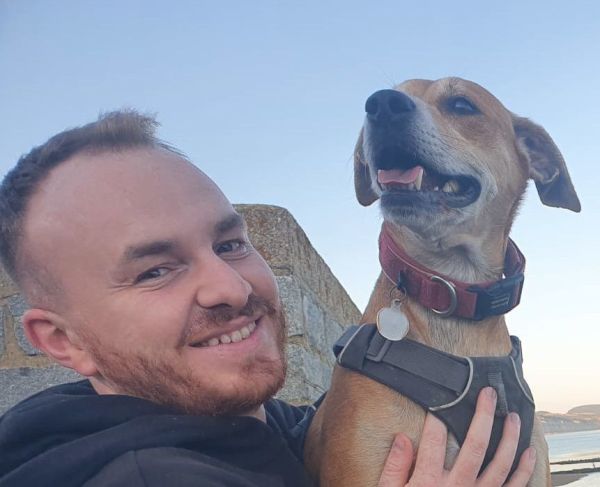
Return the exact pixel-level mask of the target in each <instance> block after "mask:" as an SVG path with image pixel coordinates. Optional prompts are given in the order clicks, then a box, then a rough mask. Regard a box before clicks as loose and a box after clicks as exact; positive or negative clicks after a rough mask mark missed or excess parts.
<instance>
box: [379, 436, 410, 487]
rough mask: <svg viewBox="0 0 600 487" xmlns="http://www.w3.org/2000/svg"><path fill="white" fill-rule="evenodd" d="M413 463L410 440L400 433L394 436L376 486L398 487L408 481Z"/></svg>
mask: <svg viewBox="0 0 600 487" xmlns="http://www.w3.org/2000/svg"><path fill="white" fill-rule="evenodd" d="M412 463H413V449H412V443H411V441H410V440H409V439H408V438H407V437H406V436H405V435H403V434H402V433H398V434H397V435H396V438H394V443H393V444H392V448H391V450H390V453H389V455H388V457H387V460H386V461H385V465H384V466H383V472H381V478H380V479H379V484H377V485H378V487H400V486H403V485H405V484H406V483H407V482H408V476H409V474H410V469H411V467H412Z"/></svg>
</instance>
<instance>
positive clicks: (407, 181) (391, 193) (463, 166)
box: [354, 78, 580, 236]
mask: <svg viewBox="0 0 600 487" xmlns="http://www.w3.org/2000/svg"><path fill="white" fill-rule="evenodd" d="M365 109H366V112H367V114H366V120H365V123H364V127H363V129H362V131H361V134H360V137H359V139H358V143H357V145H356V150H355V157H354V164H355V188H356V195H357V197H358V200H359V202H360V203H361V204H362V205H365V206H366V205H370V204H371V203H373V202H374V201H375V200H377V199H381V208H382V211H383V215H384V218H385V219H386V220H387V221H390V222H392V223H394V224H396V225H400V226H406V227H408V228H410V229H411V230H413V231H414V232H416V233H419V234H421V235H423V236H443V235H444V234H445V233H446V232H456V231H461V232H466V233H469V232H476V231H479V229H480V227H481V224H482V222H493V224H494V225H503V226H504V227H505V228H507V229H508V228H510V224H511V222H512V219H513V218H514V214H515V212H516V209H517V207H518V204H519V202H520V199H521V197H522V195H523V193H524V191H525V188H526V185H527V180H528V179H530V178H531V179H533V180H534V181H535V183H536V186H537V190H538V194H539V196H540V199H541V200H542V202H543V203H544V204H545V205H549V206H555V207H562V208H567V209H570V210H573V211H580V203H579V199H578V198H577V194H576V193H575V190H574V188H573V185H572V183H571V179H570V177H569V174H568V172H567V168H566V166H565V162H564V160H563V158H562V155H561V154H560V151H559V150H558V148H557V147H556V145H555V144H554V142H553V141H552V139H551V138H550V136H549V135H548V134H547V133H546V131H545V130H544V129H543V128H542V127H540V126H538V125H536V124H534V123H533V122H531V121H529V120H527V119H525V118H521V117H518V116H516V115H514V114H512V113H511V112H509V111H508V110H507V109H506V108H504V106H503V105H502V104H501V103H500V102H499V101H498V100H497V99H496V98H495V97H494V96H493V95H492V94H490V93H489V92H488V91H486V90H485V89H484V88H482V87H481V86H479V85H477V84H475V83H472V82H470V81H466V80H462V79H458V78H446V79H442V80H438V81H428V80H411V81H406V82H404V83H402V84H401V85H399V86H397V87H396V88H395V89H394V90H381V91H378V92H376V93H374V94H373V95H371V96H370V97H369V98H368V99H367V102H366V106H365Z"/></svg>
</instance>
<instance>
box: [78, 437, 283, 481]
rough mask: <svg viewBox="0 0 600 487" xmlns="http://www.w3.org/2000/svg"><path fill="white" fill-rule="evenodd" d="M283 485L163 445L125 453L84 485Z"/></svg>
mask: <svg viewBox="0 0 600 487" xmlns="http://www.w3.org/2000/svg"><path fill="white" fill-rule="evenodd" d="M106 485H111V486H115V487H118V486H121V485H122V486H127V487H155V486H156V487H158V486H165V485H177V486H179V487H188V486H189V487H192V486H197V485H203V486H206V487H225V486H227V487H258V486H261V487H262V486H266V487H270V486H272V487H283V485H284V484H283V483H282V482H281V480H280V479H279V478H277V477H272V476H268V475H264V474H261V473H257V472H251V471H249V470H246V469H243V468H239V467H237V466H235V465H232V464H230V463H225V462H222V461H220V460H218V459H215V458H213V457H211V456H208V455H204V454H202V453H199V452H195V451H191V450H187V449H182V448H175V447H159V448H147V449H143V450H135V451H129V452H127V453H124V454H123V455H121V456H119V457H117V458H116V459H114V460H113V461H112V462H110V463H109V464H107V465H106V466H105V467H104V468H103V469H102V470H101V471H100V472H99V473H98V474H97V475H95V476H94V477H93V478H92V479H90V480H89V481H87V482H86V483H85V484H84V487H104V486H106Z"/></svg>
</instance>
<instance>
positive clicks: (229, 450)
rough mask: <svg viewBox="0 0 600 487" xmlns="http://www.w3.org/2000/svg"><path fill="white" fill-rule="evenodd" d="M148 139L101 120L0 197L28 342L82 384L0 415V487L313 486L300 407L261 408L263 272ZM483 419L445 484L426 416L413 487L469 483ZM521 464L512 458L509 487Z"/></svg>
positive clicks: (223, 203)
mask: <svg viewBox="0 0 600 487" xmlns="http://www.w3.org/2000/svg"><path fill="white" fill-rule="evenodd" d="M155 125H156V122H155V121H154V120H153V119H151V118H148V117H144V116H141V115H139V114H137V113H135V112H131V111H129V112H128V111H124V112H114V113H111V114H108V115H106V116H104V117H102V118H100V119H99V120H98V121H97V122H94V123H91V124H89V125H86V126H83V127H80V128H77V129H73V130H69V131H65V132H62V133H60V134H58V135H56V136H55V137H53V138H51V139H50V140H49V141H48V142H46V143H45V144H44V145H42V146H40V147H37V148H35V149H33V150H32V151H31V152H30V153H29V154H27V155H25V156H23V157H22V158H21V159H20V160H19V162H18V164H17V166H16V167H15V168H14V169H13V170H12V171H11V172H10V173H9V174H8V175H7V177H6V178H5V180H4V182H3V184H2V187H1V189H0V214H1V217H0V231H1V247H0V254H1V256H2V260H3V263H4V266H5V268H6V269H7V271H8V272H9V273H10V274H11V276H12V277H13V278H14V279H15V281H16V282H17V283H18V285H19V286H20V288H21V290H22V292H23V294H24V295H25V297H26V299H27V301H28V303H29V305H30V306H31V309H30V310H29V311H27V313H26V314H25V315H24V317H23V325H24V328H25V332H26V334H27V337H28V339H29V340H30V341H31V343H32V344H33V345H34V346H36V347H37V348H39V349H41V350H43V351H44V353H45V354H46V355H47V356H49V357H50V358H52V359H53V360H55V361H56V362H57V363H59V364H61V365H63V366H65V367H69V368H71V369H74V370H76V371H77V372H79V373H80V374H81V375H83V376H85V377H87V378H88V380H86V381H83V382H79V383H76V384H71V385H63V386H58V387H55V388H51V389H49V390H47V391H44V392H42V393H40V394H37V395H35V396H33V397H31V398H29V399H28V400H26V401H24V402H22V403H21V404H19V405H17V406H16V407H15V408H13V409H12V410H11V411H9V412H8V413H7V414H6V415H5V416H4V417H3V418H2V420H1V421H0V486H20V487H22V486H29V485H52V486H63V487H64V486H80V485H86V486H88V487H93V486H108V485H114V486H121V485H123V486H125V485H127V486H137V485H140V486H142V485H143V486H158V485H169V486H170V485H173V486H192V485H202V486H240V487H241V486H284V485H285V486H303V485H309V484H310V482H309V479H308V478H307V476H306V474H305V472H304V470H303V468H302V464H301V458H302V443H303V438H304V433H305V431H306V429H307V427H308V425H309V423H310V418H311V414H312V413H311V409H310V408H308V409H307V408H304V409H302V408H294V407H291V406H289V405H287V404H285V403H283V402H280V401H275V400H272V399H271V398H272V396H273V395H274V394H275V393H276V391H277V390H278V389H279V388H280V387H281V385H282V384H283V380H284V377H285V358H284V353H283V347H284V338H285V332H284V320H283V314H282V311H281V305H280V302H279V297H278V294H277V288H276V285H275V280H274V277H273V274H272V273H271V271H270V269H269V268H268V266H267V265H266V263H265V262H264V260H263V259H262V258H261V257H260V255H258V253H257V252H256V251H255V250H254V249H253V248H252V246H251V244H250V242H249V241H248V237H247V234H246V228H245V226H244V222H243V220H242V218H241V217H240V216H239V215H238V214H237V213H236V212H235V211H234V209H233V208H232V206H231V205H230V203H229V202H228V200H227V199H226V198H225V196H224V195H223V194H222V193H221V191H220V190H219V189H218V188H217V186H216V185H215V184H214V183H213V182H212V181H211V180H210V179H209V178H208V177H207V176H206V175H204V174H203V173H202V172H201V171H200V170H198V169H197V168H196V167H195V166H193V165H192V164H191V163H190V162H189V161H188V160H187V159H186V158H185V157H184V156H183V155H182V154H181V153H179V152H178V151H177V150H175V149H174V148H172V147H170V146H168V145H167V144H165V143H163V142H161V141H160V140H158V139H156V137H155V135H154V128H155ZM493 410H494V400H493V398H492V395H491V394H487V395H485V394H484V395H482V398H481V400H480V407H479V408H478V414H477V415H476V418H475V419H474V421H473V425H472V428H471V430H472V431H471V435H470V439H469V441H468V442H467V444H465V447H464V448H463V452H462V453H461V458H460V459H459V461H458V462H457V465H456V466H455V468H454V469H453V470H452V471H451V472H445V471H443V469H442V464H443V450H444V445H443V444H442V443H445V441H443V435H444V434H445V430H444V428H443V427H441V426H440V425H439V424H438V423H437V420H434V419H433V418H432V419H430V421H429V423H428V426H427V427H426V431H425V432H424V438H425V439H427V438H431V441H430V442H429V444H428V442H427V441H425V442H424V443H425V446H424V447H422V449H421V450H422V451H420V453H419V457H418V458H417V463H416V468H415V473H414V475H413V477H412V478H411V482H412V483H413V484H415V485H416V484H418V482H422V481H423V479H427V481H429V482H433V483H430V484H427V485H444V484H443V483H442V482H447V485H454V484H456V483H458V482H461V484H466V482H467V480H470V481H472V482H475V480H476V479H475V477H476V476H477V473H478V470H479V465H481V463H480V461H479V456H480V455H479V453H480V452H481V446H482V444H483V445H485V443H486V442H487V437H486V435H489V428H490V424H491V418H492V415H493ZM517 438H518V427H516V426H514V425H510V424H507V427H506V430H505V435H504V440H503V443H502V446H501V447H500V448H499V453H498V455H497V458H496V459H495V460H494V462H492V464H491V466H490V467H489V468H488V469H487V470H486V472H484V474H483V476H482V477H480V481H482V480H483V481H485V482H491V483H489V485H500V484H501V483H502V482H503V481H504V476H505V475H506V474H505V473H504V474H503V472H506V471H507V468H508V467H509V465H510V463H511V461H512V458H513V456H514V448H515V447H516V440H517ZM484 450H485V447H484ZM478 462H479V465H478V464H477V463H478ZM411 465H412V448H411V446H410V443H409V442H407V440H406V438H405V437H403V436H402V435H399V437H398V440H397V441H396V443H395V447H394V448H392V450H391V453H390V457H389V459H388V464H387V465H386V468H385V470H384V473H383V476H382V481H381V485H382V486H385V485H403V484H404V483H405V482H406V481H407V480H408V473H409V471H410V469H411ZM436 466H437V467H439V468H438V469H437V470H436V468H433V467H436ZM532 467H533V461H532V460H531V458H529V456H528V455H524V456H523V459H522V461H521V466H520V468H519V470H518V471H517V472H516V473H515V475H513V478H512V481H511V482H512V483H511V485H524V484H525V481H526V480H527V478H528V477H529V475H530V472H531V469H532ZM432 472H441V473H439V474H436V475H438V477H437V478H433V476H432ZM442 477H443V478H442ZM494 482H495V483H494ZM419 485H421V484H419Z"/></svg>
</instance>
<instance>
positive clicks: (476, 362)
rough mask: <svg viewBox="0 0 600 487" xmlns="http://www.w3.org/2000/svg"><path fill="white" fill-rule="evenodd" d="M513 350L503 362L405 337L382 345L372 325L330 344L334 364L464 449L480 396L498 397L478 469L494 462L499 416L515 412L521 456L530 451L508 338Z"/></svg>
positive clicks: (518, 358) (517, 364)
mask: <svg viewBox="0 0 600 487" xmlns="http://www.w3.org/2000/svg"><path fill="white" fill-rule="evenodd" d="M511 342H512V350H511V352H510V354H509V355H506V356H504V357H460V356H457V355H452V354H449V353H446V352H443V351H441V350H437V349H435V348H432V347H429V346H427V345H424V344H422V343H419V342H416V341H414V340H410V339H408V338H404V339H402V340H399V341H391V340H387V339H386V338H384V337H383V336H381V335H380V334H379V333H378V332H377V327H375V326H373V325H361V326H351V327H350V328H348V329H347V330H346V331H345V333H344V334H343V335H342V337H341V338H340V339H339V340H338V341H337V342H336V344H335V345H334V353H335V355H336V357H337V361H338V363H339V364H340V365H341V366H343V367H345V368H347V369H350V370H353V371H355V372H358V373H360V374H362V375H365V376H367V377H369V378H371V379H373V380H375V381H377V382H380V383H381V384H384V385H386V386H388V387H390V388H391V389H393V390H395V391H396V392H399V393H400V394H402V395H403V396H406V397H408V398H410V399H411V400H412V401H414V402H415V403H417V404H419V405H420V406H421V407H423V408H424V409H426V410H428V411H430V412H432V413H433V414H435V415H436V416H437V417H438V418H440V419H441V420H442V421H443V422H444V423H445V424H446V426H447V427H448V429H449V431H450V432H451V433H452V434H453V435H454V437H455V438H456V439H457V441H458V443H459V444H460V445H462V444H463V442H464V440H465V438H466V434H467V430H468V428H469V425H470V423H471V420H472V418H473V414H474V412H475V404H476V402H477V396H478V394H479V391H480V390H481V389H482V388H483V387H486V386H492V387H494V389H496V391H497V393H498V401H497V403H496V415H495V418H494V425H493V428H492V437H491V440H490V445H489V447H488V451H487V453H486V457H485V460H484V464H483V467H482V468H484V467H485V466H486V465H487V464H488V463H489V461H490V460H491V459H492V458H493V456H494V453H495V451H496V449H497V447H498V444H499V442H500V438H501V436H502V425H503V420H504V417H505V416H506V415H507V414H508V413H509V412H510V411H516V412H518V413H519V416H520V417H521V435H520V437H519V445H518V448H517V456H516V457H515V462H514V463H513V468H512V471H514V469H516V466H517V464H518V459H519V458H520V455H521V453H522V452H523V451H524V450H525V449H526V448H527V447H528V446H529V443H530V441H531V431H532V428H533V419H534V409H535V405H534V403H533V399H532V398H531V392H530V390H529V387H528V386H527V383H526V382H525V379H524V378H523V371H522V361H523V358H522V354H521V343H520V341H519V339H518V338H517V337H514V336H511Z"/></svg>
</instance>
